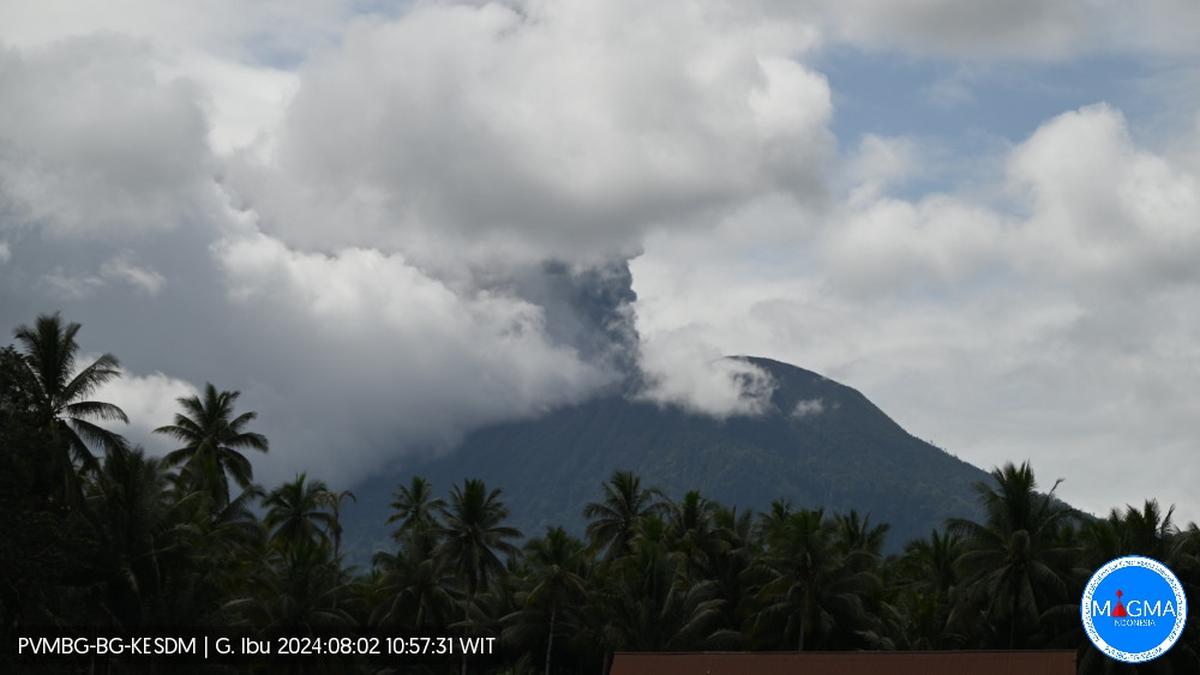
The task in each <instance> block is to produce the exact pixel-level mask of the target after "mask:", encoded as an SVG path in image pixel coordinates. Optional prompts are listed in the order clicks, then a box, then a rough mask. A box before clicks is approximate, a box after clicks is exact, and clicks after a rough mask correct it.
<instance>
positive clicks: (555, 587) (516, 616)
mask: <svg viewBox="0 0 1200 675" xmlns="http://www.w3.org/2000/svg"><path fill="white" fill-rule="evenodd" d="M585 558H586V556H585V551H584V546H583V543H582V542H580V541H578V540H577V539H575V538H573V537H571V536H570V535H568V534H567V532H566V530H564V529H562V528H561V527H553V528H550V529H549V530H547V531H546V536H545V537H543V538H541V539H534V540H531V541H530V542H529V543H528V544H526V545H525V561H526V563H527V564H528V566H529V573H528V581H529V583H530V584H531V588H530V589H529V590H528V591H527V592H525V593H524V594H522V596H521V597H522V599H523V601H524V605H525V608H524V609H522V610H519V611H517V612H514V613H512V614H510V615H508V616H506V617H504V622H505V623H508V624H509V626H510V628H509V630H506V631H505V633H506V636H507V638H508V639H509V640H518V641H519V638H520V637H521V634H522V633H524V632H525V631H526V630H527V629H529V628H530V627H531V626H534V625H539V624H542V619H543V618H544V619H545V629H544V630H545V635H546V658H545V665H546V667H545V671H546V675H550V657H551V654H552V653H553V652H554V631H555V628H556V625H557V622H558V620H559V613H560V612H562V611H564V609H567V608H570V607H572V606H578V605H580V604H582V602H583V600H584V598H585V597H586V596H587V587H586V585H585V581H584V578H583V574H584V570H583V567H584V561H585Z"/></svg>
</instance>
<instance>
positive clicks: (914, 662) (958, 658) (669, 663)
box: [610, 651, 1075, 675]
mask: <svg viewBox="0 0 1200 675" xmlns="http://www.w3.org/2000/svg"><path fill="white" fill-rule="evenodd" d="M941 673H947V674H948V675H949V674H953V675H958V674H960V673H970V674H971V675H1075V652H1074V651H953V652H952V651H943V652H698V653H631V652H621V653H617V654H616V655H614V657H613V666H612V670H611V671H610V675H791V674H795V675H910V674H911V675H940V674H941Z"/></svg>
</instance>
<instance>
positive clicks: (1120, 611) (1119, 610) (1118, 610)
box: [1112, 589, 1129, 617]
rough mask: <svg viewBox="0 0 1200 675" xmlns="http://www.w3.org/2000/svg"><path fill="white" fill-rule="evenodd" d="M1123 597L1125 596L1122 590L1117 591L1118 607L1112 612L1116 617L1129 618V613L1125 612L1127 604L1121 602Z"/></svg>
mask: <svg viewBox="0 0 1200 675" xmlns="http://www.w3.org/2000/svg"><path fill="white" fill-rule="evenodd" d="M1122 595H1125V594H1124V593H1122V592H1121V590H1120V589H1117V606H1116V607H1114V608H1113V612H1112V615H1113V616H1114V617H1121V616H1129V613H1128V612H1126V611H1125V604H1124V603H1122V602H1121V596H1122Z"/></svg>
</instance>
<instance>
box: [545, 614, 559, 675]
mask: <svg viewBox="0 0 1200 675" xmlns="http://www.w3.org/2000/svg"><path fill="white" fill-rule="evenodd" d="M556 614H558V607H552V608H551V609H550V636H549V637H548V638H546V675H550V651H551V650H552V649H553V648H554V617H555V615H556Z"/></svg>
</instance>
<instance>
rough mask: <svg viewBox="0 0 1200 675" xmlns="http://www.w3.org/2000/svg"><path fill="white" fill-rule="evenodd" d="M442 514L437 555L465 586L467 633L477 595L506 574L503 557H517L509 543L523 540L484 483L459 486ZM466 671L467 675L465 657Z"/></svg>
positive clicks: (470, 481)
mask: <svg viewBox="0 0 1200 675" xmlns="http://www.w3.org/2000/svg"><path fill="white" fill-rule="evenodd" d="M439 511H440V512H441V515H442V523H443V524H442V527H441V528H439V530H438V533H439V534H440V535H441V537H442V541H441V543H440V544H438V547H437V555H438V556H439V557H441V558H443V559H444V560H446V561H447V564H448V565H449V567H450V569H451V570H453V571H454V573H455V574H456V576H457V577H458V578H459V579H460V580H461V581H462V583H463V587H464V591H465V592H464V594H463V628H464V629H466V628H467V627H468V626H469V624H470V608H471V605H472V604H473V603H474V602H475V596H476V593H478V592H479V591H480V590H486V589H487V586H488V582H489V581H490V580H491V579H492V577H493V576H495V575H497V574H500V573H502V572H503V571H504V564H503V563H502V562H501V560H500V557H499V554H500V553H504V554H509V555H511V554H513V553H516V551H517V549H516V547H515V546H513V545H512V544H511V543H509V541H508V540H509V539H516V538H518V537H520V536H521V532H520V531H519V530H517V529H515V528H512V527H508V526H506V525H503V522H504V519H505V518H507V517H508V509H507V508H506V507H505V506H504V503H503V502H502V501H500V490H492V491H490V492H489V491H488V489H487V486H486V485H484V482H483V481H481V480H476V479H468V480H466V481H464V482H463V485H462V486H461V487H459V486H455V487H454V490H453V491H452V492H451V494H450V503H449V504H448V505H444V506H442V507H441V508H440V509H439ZM462 670H463V673H464V675H465V673H466V670H467V661H466V655H465V654H464V655H463V662H462Z"/></svg>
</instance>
